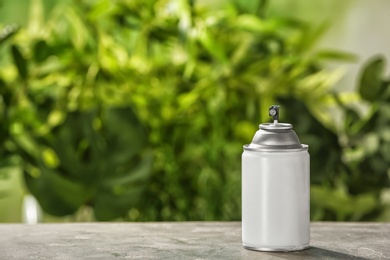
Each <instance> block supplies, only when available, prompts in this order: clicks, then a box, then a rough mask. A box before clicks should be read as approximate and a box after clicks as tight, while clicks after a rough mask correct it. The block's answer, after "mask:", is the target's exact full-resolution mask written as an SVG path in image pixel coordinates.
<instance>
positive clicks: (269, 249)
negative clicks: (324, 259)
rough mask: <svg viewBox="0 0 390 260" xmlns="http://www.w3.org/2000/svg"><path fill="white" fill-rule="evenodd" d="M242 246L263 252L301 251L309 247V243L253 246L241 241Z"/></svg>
mask: <svg viewBox="0 0 390 260" xmlns="http://www.w3.org/2000/svg"><path fill="white" fill-rule="evenodd" d="M242 246H243V247H244V248H245V249H248V250H252V251H265V252H292V251H301V250H305V249H308V248H309V247H310V245H309V244H307V245H303V246H291V247H262V246H261V247H255V246H247V245H245V244H244V243H242Z"/></svg>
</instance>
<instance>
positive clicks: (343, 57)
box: [316, 50, 358, 62]
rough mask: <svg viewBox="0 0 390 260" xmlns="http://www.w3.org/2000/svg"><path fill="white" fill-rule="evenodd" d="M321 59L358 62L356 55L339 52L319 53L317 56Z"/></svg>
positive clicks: (324, 51) (327, 51) (323, 51)
mask: <svg viewBox="0 0 390 260" xmlns="http://www.w3.org/2000/svg"><path fill="white" fill-rule="evenodd" d="M316 56H317V57H318V58H319V59H329V60H338V61H349V62H356V61H357V60H358V57H357V55H356V54H353V53H350V52H345V51H338V50H321V51H319V52H317V55H316Z"/></svg>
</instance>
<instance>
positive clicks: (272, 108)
mask: <svg viewBox="0 0 390 260" xmlns="http://www.w3.org/2000/svg"><path fill="white" fill-rule="evenodd" d="M269 115H270V116H272V117H273V119H274V120H278V119H279V106H278V105H273V106H270V108H269Z"/></svg>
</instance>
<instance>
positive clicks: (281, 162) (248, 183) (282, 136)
mask: <svg viewBox="0 0 390 260" xmlns="http://www.w3.org/2000/svg"><path fill="white" fill-rule="evenodd" d="M269 115H270V116H272V117H273V119H274V122H273V123H265V124H261V125H260V126H259V128H260V129H259V130H258V131H257V132H256V134H255V136H254V137H253V140H252V143H251V144H249V145H244V152H243V154H242V243H243V246H244V248H246V249H251V250H257V251H296V250H302V249H305V248H308V247H309V240H310V157H309V153H308V146H307V145H305V144H301V143H300V141H299V138H298V136H297V135H296V133H295V132H294V131H293V130H292V125H291V124H286V123H278V117H279V106H271V107H270V109H269Z"/></svg>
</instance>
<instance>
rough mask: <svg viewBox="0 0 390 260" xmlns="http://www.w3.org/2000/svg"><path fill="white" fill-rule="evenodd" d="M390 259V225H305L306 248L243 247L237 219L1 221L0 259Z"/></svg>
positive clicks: (239, 224)
mask: <svg viewBox="0 0 390 260" xmlns="http://www.w3.org/2000/svg"><path fill="white" fill-rule="evenodd" d="M121 258H124V259H127V258H128V259H352V258H353V259H390V223H337V222H315V223H312V224H311V248H309V249H307V250H304V251H299V252H290V253H267V252H255V251H249V250H246V249H244V248H242V246H241V223H240V222H161V223H68V224H38V225H23V224H1V225H0V259H121Z"/></svg>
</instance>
